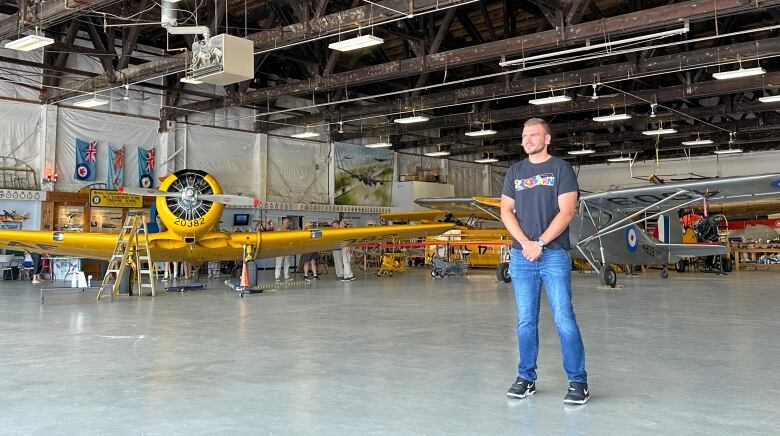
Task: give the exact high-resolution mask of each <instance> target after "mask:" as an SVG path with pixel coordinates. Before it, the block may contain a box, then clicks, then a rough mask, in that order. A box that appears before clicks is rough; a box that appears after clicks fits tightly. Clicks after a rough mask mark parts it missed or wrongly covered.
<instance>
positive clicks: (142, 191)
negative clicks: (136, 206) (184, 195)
mask: <svg viewBox="0 0 780 436" xmlns="http://www.w3.org/2000/svg"><path fill="white" fill-rule="evenodd" d="M116 190H117V191H119V192H124V193H125V194H132V195H141V196H144V197H181V192H165V191H160V190H159V189H152V188H133V187H129V186H119V187H118V188H116Z"/></svg>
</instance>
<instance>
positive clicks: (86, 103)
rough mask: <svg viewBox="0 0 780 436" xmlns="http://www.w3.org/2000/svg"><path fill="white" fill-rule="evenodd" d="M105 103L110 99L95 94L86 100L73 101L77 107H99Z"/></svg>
mask: <svg viewBox="0 0 780 436" xmlns="http://www.w3.org/2000/svg"><path fill="white" fill-rule="evenodd" d="M104 104H108V100H106V99H105V98H98V97H97V96H95V95H93V96H92V97H90V98H88V99H86V100H79V101H77V102H75V103H73V106H77V107H98V106H103V105H104Z"/></svg>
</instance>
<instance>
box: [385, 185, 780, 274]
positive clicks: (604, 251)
mask: <svg viewBox="0 0 780 436" xmlns="http://www.w3.org/2000/svg"><path fill="white" fill-rule="evenodd" d="M779 197H780V174H763V175H756V176H739V177H728V178H720V179H707V180H696V181H687V182H680V183H664V184H659V185H652V186H647V187H640V188H628V189H619V190H613V191H605V192H599V193H593V194H589V195H585V196H582V197H580V199H579V207H578V212H577V213H576V214H575V216H574V219H572V221H571V223H570V224H569V238H570V239H571V246H572V256H574V257H578V258H581V259H585V260H586V261H587V262H588V263H589V264H590V265H591V266H592V267H593V269H594V270H595V271H597V272H598V273H599V279H600V282H601V283H602V284H604V285H608V286H610V287H615V285H616V284H617V275H616V274H615V271H614V270H613V269H612V267H611V266H610V264H630V265H644V264H662V265H671V264H676V263H677V262H678V261H679V260H680V259H684V258H689V257H703V256H717V255H722V254H727V253H729V251H730V249H729V247H726V246H723V245H720V244H717V243H714V244H713V243H702V244H683V243H681V242H682V231H681V226H680V221H679V219H678V218H677V214H676V210H677V209H679V208H683V207H689V208H690V207H692V206H691V205H693V204H694V203H702V202H703V203H705V204H708V205H710V204H716V203H717V204H720V203H730V204H734V203H737V202H751V201H756V200H761V199H771V198H779ZM415 202H416V203H417V204H419V205H420V206H425V207H429V208H433V209H439V210H441V211H446V212H448V213H458V214H460V215H467V214H471V215H472V216H478V215H482V216H484V215H489V216H491V217H492V218H493V219H495V220H498V221H500V220H501V212H500V205H501V199H500V198H499V197H465V198H428V199H419V200H416V201H415ZM670 212H675V213H674V214H673V216H669V215H667V214H668V213H670ZM436 213H439V214H441V213H442V212H433V214H436ZM409 214H412V215H414V214H429V216H430V217H432V216H433V215H431V212H410V213H408V214H406V215H409ZM403 215H404V214H403V213H395V214H388V215H383V216H382V218H384V219H389V220H393V218H395V219H398V218H400V217H401V216H403ZM656 218H657V219H658V226H659V238H658V241H655V240H653V239H652V238H651V237H650V236H648V235H647V234H646V233H645V232H644V231H642V230H641V229H640V227H639V226H640V225H641V224H643V223H645V222H647V221H648V220H655V219H656ZM508 266H509V265H508V262H503V263H501V264H499V265H498V267H497V271H496V274H497V276H498V277H499V278H501V279H503V280H504V281H506V282H509V281H510V280H511V279H510V278H509V267H508ZM661 277H663V278H666V277H668V269H667V268H666V267H664V268H663V269H662V270H661Z"/></svg>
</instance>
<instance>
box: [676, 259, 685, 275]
mask: <svg viewBox="0 0 780 436" xmlns="http://www.w3.org/2000/svg"><path fill="white" fill-rule="evenodd" d="M687 266H688V262H686V261H685V259H680V260H678V261H677V263H675V264H674V270H675V271H677V272H678V273H683V272H685V269H686V268H687Z"/></svg>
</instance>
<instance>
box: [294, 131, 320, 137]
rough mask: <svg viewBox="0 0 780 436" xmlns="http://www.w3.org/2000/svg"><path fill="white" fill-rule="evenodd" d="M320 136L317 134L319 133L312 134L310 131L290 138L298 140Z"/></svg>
mask: <svg viewBox="0 0 780 436" xmlns="http://www.w3.org/2000/svg"><path fill="white" fill-rule="evenodd" d="M318 136H320V134H319V133H317V132H310V131H308V130H307V131H305V132H303V133H293V134H292V135H290V137H292V138H296V139H305V138H316V137H318Z"/></svg>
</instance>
